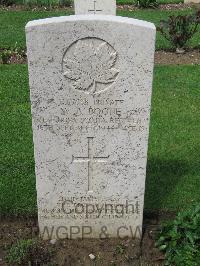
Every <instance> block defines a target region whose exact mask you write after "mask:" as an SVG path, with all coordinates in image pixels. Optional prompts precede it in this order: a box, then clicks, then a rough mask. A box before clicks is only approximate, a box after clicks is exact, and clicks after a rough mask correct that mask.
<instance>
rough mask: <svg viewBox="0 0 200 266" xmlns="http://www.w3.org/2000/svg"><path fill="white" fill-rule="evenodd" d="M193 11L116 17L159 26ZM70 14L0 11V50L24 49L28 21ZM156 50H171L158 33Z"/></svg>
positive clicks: (139, 12) (125, 13)
mask: <svg viewBox="0 0 200 266" xmlns="http://www.w3.org/2000/svg"><path fill="white" fill-rule="evenodd" d="M191 12H193V11H191V10H189V9H187V10H183V11H180V10H175V11H159V10H137V11H132V12H130V11H118V15H120V16H127V17H132V18H137V19H143V20H147V21H150V22H153V23H155V24H156V25H158V24H159V21H160V20H161V19H164V18H167V17H168V16H170V15H173V14H175V15H178V14H188V13H191ZM69 14H72V13H70V12H69V11H0V33H1V35H0V48H12V47H14V46H15V44H16V43H17V44H16V45H17V47H21V48H24V47H25V45H26V44H25V32H24V27H25V25H26V23H27V22H28V21H30V20H34V19H39V18H46V17H53V16H63V15H69ZM199 40H200V31H199V33H198V34H196V35H195V36H194V38H193V39H192V40H191V41H190V43H189V45H191V46H192V47H194V46H198V45H200V41H199ZM156 48H157V49H162V48H165V49H167V48H171V45H170V44H169V42H168V41H167V40H165V39H164V38H163V37H162V36H161V35H160V33H157V41H156Z"/></svg>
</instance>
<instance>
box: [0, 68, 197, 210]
mask: <svg viewBox="0 0 200 266" xmlns="http://www.w3.org/2000/svg"><path fill="white" fill-rule="evenodd" d="M199 73H200V66H156V67H155V76H154V87H153V101H152V103H153V106H152V115H151V127H150V143H149V153H148V167H147V185H146V198H145V209H146V210H174V211H176V210H177V209H181V208H185V207H186V206H187V205H190V204H191V203H193V202H199V201H200V178H199V170H200V169H199V157H200V154H199V153H200V138H199V132H200V123H199V100H200V99H199V90H200V84H199ZM0 139H1V142H0V191H1V193H0V213H1V214H26V215H32V214H34V215H35V214H36V213H37V212H36V191H35V174H34V157H33V143H32V128H31V113H30V102H29V87H28V72H27V65H0Z"/></svg>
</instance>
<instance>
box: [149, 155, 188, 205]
mask: <svg viewBox="0 0 200 266" xmlns="http://www.w3.org/2000/svg"><path fill="white" fill-rule="evenodd" d="M190 170H191V165H189V164H188V162H185V161H182V160H160V159H156V158H155V159H150V160H148V163H147V177H146V193H145V209H147V210H148V209H150V208H155V209H162V208H163V206H165V205H166V201H169V195H170V194H171V193H172V192H173V190H174V189H175V188H176V186H177V185H178V183H179V181H180V180H181V178H182V177H183V176H185V175H186V174H187V173H188V172H189V171H190Z"/></svg>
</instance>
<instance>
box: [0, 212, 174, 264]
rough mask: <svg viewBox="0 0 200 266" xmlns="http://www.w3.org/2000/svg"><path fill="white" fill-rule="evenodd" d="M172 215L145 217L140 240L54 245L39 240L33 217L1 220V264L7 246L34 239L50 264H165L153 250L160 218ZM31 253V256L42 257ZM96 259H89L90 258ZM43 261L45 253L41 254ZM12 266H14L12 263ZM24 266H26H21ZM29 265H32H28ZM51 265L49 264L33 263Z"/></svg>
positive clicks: (70, 241) (61, 241)
mask: <svg viewBox="0 0 200 266" xmlns="http://www.w3.org/2000/svg"><path fill="white" fill-rule="evenodd" d="M172 217H174V214H167V215H166V214H163V213H161V215H158V214H152V213H150V214H149V215H146V216H145V219H144V232H143V237H142V241H141V242H140V241H138V240H135V239H109V238H108V239H79V240H69V239H65V240H58V241H56V242H55V243H51V242H50V241H41V240H39V238H38V226H37V219H36V218H16V217H10V218H1V220H0V265H1V266H3V265H7V264H6V261H5V256H6V252H7V250H8V248H9V247H11V246H12V245H13V244H16V242H17V241H18V240H22V239H37V241H38V245H40V246H41V247H40V250H48V251H49V252H50V253H49V260H50V263H51V265H62V266H70V265H72V266H76V265H84V266H89V265H93V266H94V265H95V266H98V265H103V266H104V265H105V266H109V265H117V266H118V265H120V266H121V265H123V266H126V265H127V266H128V265H136V266H137V265H138V266H139V265H144V266H160V265H164V255H163V254H162V253H161V252H160V251H159V250H158V249H157V248H155V235H156V233H157V232H158V231H159V230H160V225H159V224H160V223H161V221H162V220H163V219H165V220H166V219H171V218H172ZM36 252H37V254H34V253H32V254H31V256H32V257H33V258H32V259H33V261H34V256H35V257H37V259H38V256H40V258H39V260H40V261H43V255H42V254H38V251H37V250H36ZM90 254H92V255H94V256H95V259H94V260H91V258H90V257H89V255H90ZM44 258H45V260H46V259H47V254H46V253H45V255H44ZM13 265H14V264H13ZM23 265H28V262H27V264H23ZM31 265H32V264H31ZM33 265H50V264H33Z"/></svg>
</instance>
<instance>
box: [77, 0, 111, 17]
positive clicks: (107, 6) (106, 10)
mask: <svg viewBox="0 0 200 266" xmlns="http://www.w3.org/2000/svg"><path fill="white" fill-rule="evenodd" d="M74 8H75V14H76V15H86V14H90V15H91V14H96V15H116V0H74Z"/></svg>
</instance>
